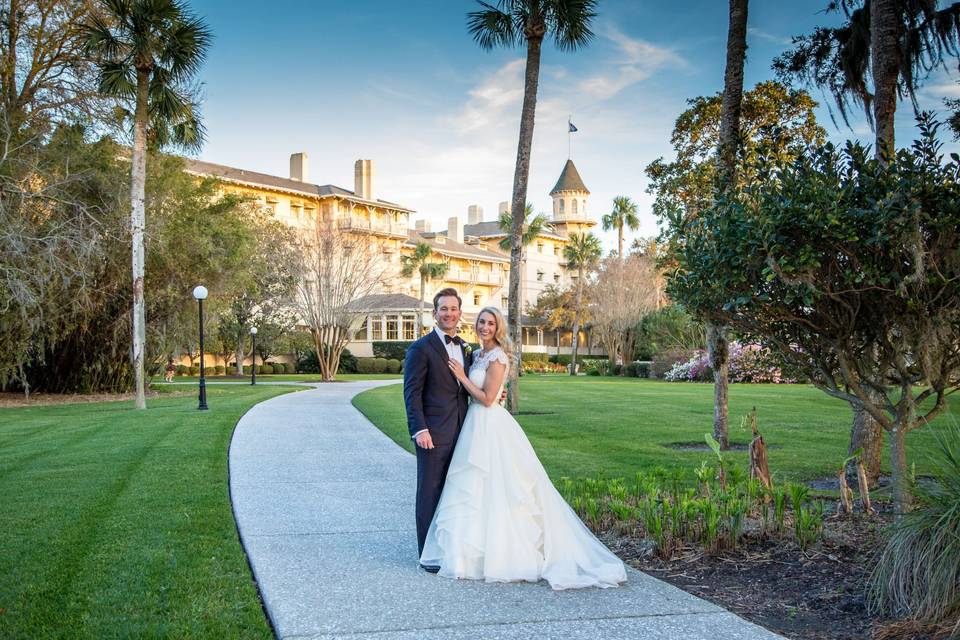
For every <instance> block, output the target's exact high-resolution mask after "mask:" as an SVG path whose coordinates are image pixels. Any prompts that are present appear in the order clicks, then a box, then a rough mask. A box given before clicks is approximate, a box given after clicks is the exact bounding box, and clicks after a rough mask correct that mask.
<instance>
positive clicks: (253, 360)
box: [250, 327, 257, 384]
mask: <svg viewBox="0 0 960 640" xmlns="http://www.w3.org/2000/svg"><path fill="white" fill-rule="evenodd" d="M250 339H251V340H252V341H253V348H252V349H251V350H250V351H251V353H252V355H251V356H250V384H257V328H256V327H250Z"/></svg>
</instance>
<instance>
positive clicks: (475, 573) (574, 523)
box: [420, 404, 627, 590]
mask: <svg viewBox="0 0 960 640" xmlns="http://www.w3.org/2000/svg"><path fill="white" fill-rule="evenodd" d="M420 562H421V564H424V565H434V566H439V567H440V572H439V575H441V576H445V577H449V578H467V579H471V580H485V581H487V582H516V581H527V582H537V581H538V580H540V579H545V580H547V581H548V582H549V583H550V586H551V587H553V588H554V589H557V590H560V589H578V588H582V587H615V586H617V585H619V584H621V583H623V582H625V581H626V579H627V576H626V570H625V569H624V565H623V562H621V561H620V559H619V558H617V557H616V556H615V555H614V554H613V553H611V552H610V550H609V549H607V548H606V547H605V546H604V545H603V544H602V543H601V542H600V541H599V540H597V539H596V537H594V535H593V534H592V533H591V532H590V530H589V529H587V527H586V526H585V525H584V524H583V522H581V521H580V518H578V517H577V515H576V513H574V511H573V510H572V509H571V508H570V507H569V506H568V505H567V503H566V501H565V500H564V499H563V497H562V496H561V495H560V494H559V493H558V492H557V490H556V489H555V488H554V486H553V484H552V483H551V482H550V479H549V478H548V477H547V474H546V472H545V471H544V469H543V465H541V464H540V460H539V459H538V458H537V455H536V453H535V452H534V450H533V447H532V446H531V445H530V441H529V440H527V437H526V435H525V434H524V433H523V429H521V428H520V425H519V424H517V422H516V420H514V418H513V416H511V415H510V413H509V412H508V411H506V410H505V409H504V408H503V407H501V406H499V405H496V404H495V405H493V406H492V407H484V406H483V405H480V404H473V405H471V406H470V410H469V411H468V412H467V417H466V420H465V421H464V424H463V429H462V430H461V432H460V438H459V440H458V442H457V446H456V449H455V450H454V453H453V458H452V460H451V462H450V470H449V471H448V473H447V479H446V483H445V484H444V488H443V494H442V495H441V497H440V503H439V504H438V506H437V511H436V513H435V514H434V518H433V521H432V522H431V524H430V529H429V531H428V532H427V539H426V543H425V545H424V549H423V554H422V555H421V557H420Z"/></svg>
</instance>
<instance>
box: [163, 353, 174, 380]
mask: <svg viewBox="0 0 960 640" xmlns="http://www.w3.org/2000/svg"><path fill="white" fill-rule="evenodd" d="M176 370H177V368H176V367H175V366H173V358H168V359H167V366H166V368H165V369H164V371H163V381H164V382H173V374H174V373H175V372H176Z"/></svg>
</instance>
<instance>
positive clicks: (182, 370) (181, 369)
mask: <svg viewBox="0 0 960 640" xmlns="http://www.w3.org/2000/svg"><path fill="white" fill-rule="evenodd" d="M173 372H174V373H175V374H176V375H178V376H185V375H187V374H188V373H190V367H188V366H187V365H185V364H178V365H177V366H176V367H174V368H173Z"/></svg>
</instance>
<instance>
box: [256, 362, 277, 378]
mask: <svg viewBox="0 0 960 640" xmlns="http://www.w3.org/2000/svg"><path fill="white" fill-rule="evenodd" d="M257 373H262V374H263V375H265V376H268V375H270V374H272V373H273V365H270V364H261V365H260V366H258V367H257Z"/></svg>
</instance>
